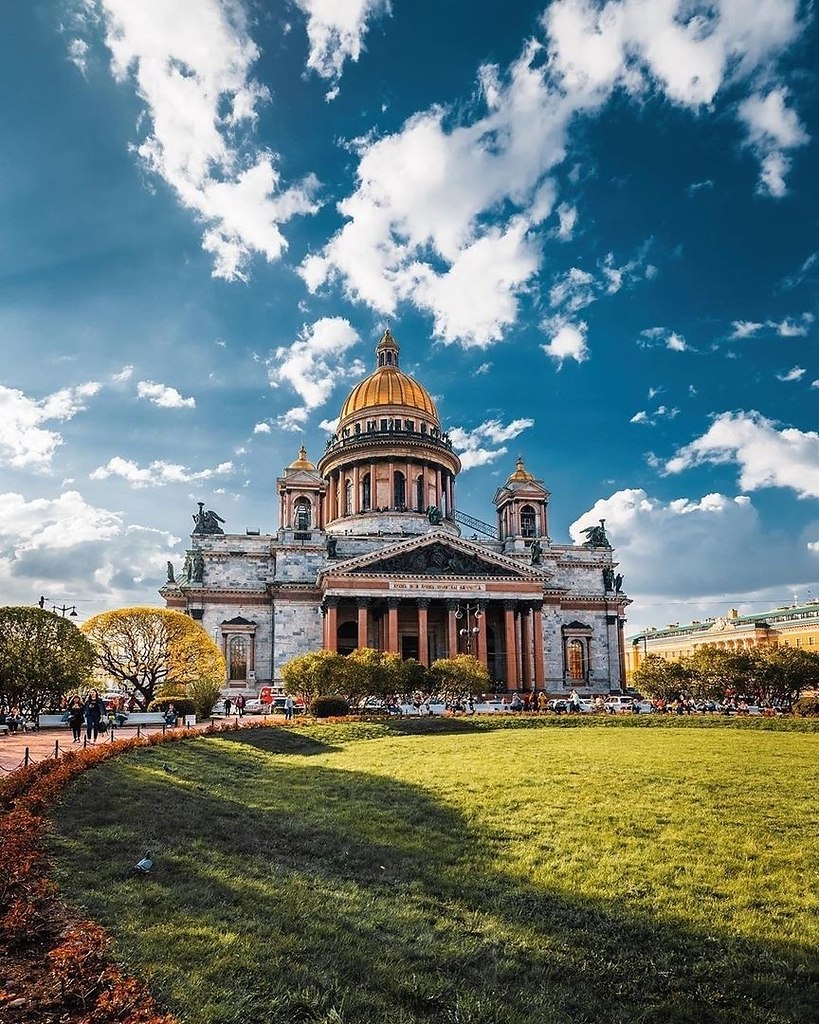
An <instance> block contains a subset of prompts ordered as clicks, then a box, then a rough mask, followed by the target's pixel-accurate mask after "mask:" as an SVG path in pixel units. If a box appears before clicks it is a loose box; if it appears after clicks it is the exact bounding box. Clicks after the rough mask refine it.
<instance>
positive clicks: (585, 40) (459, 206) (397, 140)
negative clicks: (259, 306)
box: [301, 0, 799, 346]
mask: <svg viewBox="0 0 819 1024" xmlns="http://www.w3.org/2000/svg"><path fill="white" fill-rule="evenodd" d="M541 28H542V30H543V38H542V40H529V41H528V42H527V43H526V44H525V46H524V48H523V51H522V53H521V55H520V56H519V57H518V59H517V60H515V61H514V62H513V63H512V64H511V66H510V67H509V68H508V69H501V68H500V67H498V66H496V65H484V66H483V67H481V68H480V69H479V72H478V81H479V85H480V91H481V97H482V100H483V106H482V108H480V109H477V110H476V107H475V105H474V104H473V105H470V106H469V107H468V108H467V107H465V106H464V107H463V108H460V109H459V108H456V107H455V106H453V107H452V108H447V107H444V106H442V105H436V106H433V107H431V108H429V109H428V110H425V111H420V112H418V113H416V114H414V115H413V116H412V117H410V118H409V119H408V120H407V121H406V122H405V124H404V125H403V126H402V127H401V129H400V130H399V131H397V132H395V133H393V134H390V135H385V136H383V137H376V136H373V135H369V136H367V137H365V138H363V139H359V140H357V142H356V143H355V146H354V149H355V152H356V153H357V156H358V160H359V163H358V167H357V171H356V178H357V181H356V187H355V190H354V192H353V193H352V194H351V195H349V196H347V197H346V198H345V199H343V200H342V201H341V202H340V203H339V206H338V209H339V212H340V213H341V214H342V216H343V217H344V218H345V221H346V222H345V224H344V225H343V227H342V228H341V229H340V230H339V231H338V232H337V233H336V234H335V235H334V236H333V237H332V238H331V239H330V241H329V242H328V243H327V244H326V245H325V246H324V247H323V248H322V249H321V250H319V251H317V252H314V253H312V254H311V255H310V256H308V257H307V258H306V259H305V260H304V262H303V264H302V266H301V273H302V276H303V277H304V280H305V283H306V284H307V286H308V288H309V289H310V290H311V291H313V292H315V291H317V290H319V289H320V288H322V287H323V286H325V285H327V284H330V283H332V282H334V281H335V282H339V283H340V284H341V285H342V286H343V289H344V291H345V293H346V295H347V296H348V297H349V298H351V299H353V300H354V301H357V302H362V303H364V304H366V305H368V306H369V307H371V308H372V309H375V310H377V311H379V312H381V313H385V314H388V315H394V314H395V311H396V307H397V305H398V303H400V302H402V301H410V302H412V303H413V304H415V305H416V306H419V307H420V308H423V309H426V310H429V311H430V312H431V313H432V315H433V318H434V322H435V333H436V335H437V336H438V337H440V338H441V339H442V340H443V341H445V342H448V343H451V342H455V341H457V342H459V343H461V344H462V345H465V346H469V345H480V346H486V345H489V344H492V343H493V342H496V341H498V340H500V339H501V338H502V337H503V335H504V332H505V331H506V330H507V329H508V327H509V326H511V324H513V323H514V322H515V320H516V318H517V311H518V304H519V301H520V299H521V296H522V295H523V294H525V292H526V290H527V287H528V283H529V281H530V280H531V278H532V277H533V276H534V275H535V274H536V273H537V272H538V271H539V269H540V266H541V262H542V247H543V242H544V239H545V238H546V237H547V236H548V234H549V232H547V231H544V230H543V225H544V222H545V221H546V220H547V219H548V218H549V216H550V215H551V213H552V211H553V209H554V208H555V204H556V202H557V198H558V196H557V184H556V182H555V181H554V179H553V177H552V173H553V171H554V169H555V168H556V166H557V165H559V164H560V163H561V162H562V161H563V160H564V157H565V153H566V147H567V142H568V133H569V130H570V127H571V126H572V125H573V124H574V123H575V121H576V119H577V117H578V116H583V115H585V116H593V115H595V114H596V113H598V112H599V110H600V109H601V107H602V106H603V105H604V104H605V103H606V101H607V100H608V99H609V97H610V96H611V95H612V93H613V92H614V91H615V90H618V89H619V90H623V91H625V92H626V93H628V94H630V95H631V96H633V97H637V98H638V99H641V98H642V97H643V96H644V95H645V94H646V93H647V92H648V91H650V90H656V91H659V92H660V93H662V94H663V95H664V96H665V97H667V98H668V99H669V100H670V101H671V102H674V103H676V104H678V105H681V106H685V107H688V108H690V109H692V110H700V109H703V108H706V107H707V106H708V105H709V104H711V103H712V101H713V100H714V98H715V96H716V94H717V93H718V91H719V90H720V89H721V88H722V86H723V85H725V84H726V83H729V82H730V83H735V82H737V81H742V80H748V79H750V80H751V81H756V78H757V77H759V78H762V77H764V76H765V75H767V76H769V77H770V75H771V73H772V69H773V65H774V63H775V61H776V59H777V58H778V57H779V56H780V54H781V53H782V51H783V50H784V49H785V47H787V45H788V44H789V43H791V42H792V41H793V40H794V39H795V38H796V36H797V34H798V30H799V24H798V20H797V0H761V2H759V3H756V4H754V5H750V4H748V3H745V2H739V0H717V2H715V3H713V4H710V5H708V7H707V8H706V7H704V6H703V5H700V4H694V5H692V4H690V3H688V2H687V0H662V2H656V3H646V2H645V0H610V2H609V3H606V4H605V5H603V4H601V3H597V2H592V0H555V2H553V3H551V4H549V5H548V7H547V9H546V12H545V14H544V15H543V18H542V22H541ZM463 109H468V110H469V111H470V114H468V115H464V114H463V113H462V112H461V110H463ZM499 218H500V219H499ZM558 221H559V227H558V229H557V237H562V236H568V235H569V234H570V233H571V231H572V230H573V226H574V221H573V216H572V213H571V212H570V207H568V205H567V204H565V203H562V204H559V205H558ZM551 234H552V235H554V232H551ZM490 254H491V257H492V258H489V256H490ZM465 260H466V261H467V263H466V266H468V268H469V269H468V271H467V270H466V269H463V270H462V269H461V268H464V266H465V264H464V261H465ZM459 270H461V272H460V273H459ZM619 271H622V268H617V267H614V266H613V265H612V266H610V267H609V268H608V274H607V278H606V287H607V289H608V290H609V292H610V293H613V292H614V291H616V290H617V289H618V288H619V287H620V286H621V283H622V279H621V278H620V275H619V273H618V272H619ZM653 272H655V269H654V268H652V270H651V271H649V268H648V267H647V268H646V275H647V276H651V274H652V273H653ZM470 274H471V275H472V276H471V277H470ZM474 295H477V296H479V297H480V299H481V301H480V302H479V303H477V304H476V305H475V309H474V314H473V315H470V310H469V305H470V298H471V297H472V296H474Z"/></svg>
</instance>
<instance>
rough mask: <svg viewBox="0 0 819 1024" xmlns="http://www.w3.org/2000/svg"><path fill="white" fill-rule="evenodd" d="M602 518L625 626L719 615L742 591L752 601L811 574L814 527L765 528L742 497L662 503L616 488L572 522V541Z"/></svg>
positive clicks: (636, 490)
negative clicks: (618, 576) (624, 601)
mask: <svg viewBox="0 0 819 1024" xmlns="http://www.w3.org/2000/svg"><path fill="white" fill-rule="evenodd" d="M601 519H605V520H606V532H607V534H608V537H609V539H610V541H611V543H612V545H613V546H614V549H615V555H616V557H617V559H618V561H619V563H620V566H621V569H622V571H623V572H624V574H625V577H626V579H625V590H626V592H627V593H628V595H629V597H631V598H632V600H633V601H634V604H633V605H632V606H631V607H630V609H629V629H630V630H631V629H633V630H635V631H636V630H637V629H639V628H641V627H642V626H646V625H649V624H652V623H653V624H655V625H660V626H662V625H665V624H666V623H668V622H671V621H682V622H685V621H688V620H690V619H691V618H694V617H699V615H703V614H711V615H713V614H724V612H725V611H726V610H727V607H729V606H730V605H729V604H726V596H728V597H729V598H730V602H731V604H738V605H740V607H741V596H742V595H743V594H744V595H745V597H746V599H748V600H751V599H752V598H754V597H757V596H758V595H759V593H760V592H764V591H765V589H766V588H777V589H778V591H779V594H781V593H782V590H785V591H786V592H790V589H791V587H792V586H794V585H798V584H800V583H802V584H804V583H807V582H811V580H812V575H811V574H812V573H813V574H815V572H816V569H815V566H814V567H811V566H810V565H809V564H806V562H807V560H806V559H805V555H804V551H805V544H806V543H807V542H808V541H809V539H810V538H811V537H815V536H816V530H815V528H809V530H808V533H807V535H798V536H795V535H789V534H787V532H785V531H777V532H775V533H767V532H766V531H765V529H764V527H763V525H762V523H761V521H760V517H759V515H758V513H757V510H756V508H755V507H754V505H753V503H752V501H751V499H750V498H749V497H748V496H747V495H736V496H730V495H725V494H720V493H714V494H707V495H705V496H704V497H701V498H687V497H680V498H676V499H673V500H671V501H664V500H662V499H659V498H656V497H652V496H650V495H649V494H647V493H646V491H644V490H642V489H639V488H633V489H624V490H620V491H616V492H615V493H614V494H612V495H611V496H610V497H608V498H602V499H600V500H599V501H597V502H596V503H595V504H594V505H593V507H592V508H590V509H589V510H588V511H587V512H584V513H583V515H582V516H580V517H579V518H578V519H577V520H576V521H575V522H574V523H572V525H571V526H570V528H569V533H570V535H571V537H572V539H573V541H574V542H575V543H576V544H579V543H582V542H583V541H584V540H585V537H584V536H583V535H582V533H581V531H582V530H583V529H584V528H585V527H587V526H596V525H597V524H598V523H599V521H600V520H601ZM749 551H753V552H754V557H753V558H749V557H748V552H749ZM681 599H682V600H683V603H682V604H680V603H678V602H680V600H681ZM769 600H770V601H771V604H776V603H777V601H776V600H775V599H774V598H769ZM697 605H699V606H700V609H701V610H700V609H698V607H697ZM757 607H758V606H757Z"/></svg>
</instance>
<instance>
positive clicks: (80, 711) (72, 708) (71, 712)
mask: <svg viewBox="0 0 819 1024" xmlns="http://www.w3.org/2000/svg"><path fill="white" fill-rule="evenodd" d="M66 711H67V712H68V724H69V725H70V726H71V735H72V736H73V737H74V738H73V740H72V741H71V742H72V743H79V742H80V739H81V737H82V725H83V722H84V721H85V706H84V705H83V702H82V697H80V695H79V694H78V693H72V694H71V696H70V697H69V698H68V706H67V707H66Z"/></svg>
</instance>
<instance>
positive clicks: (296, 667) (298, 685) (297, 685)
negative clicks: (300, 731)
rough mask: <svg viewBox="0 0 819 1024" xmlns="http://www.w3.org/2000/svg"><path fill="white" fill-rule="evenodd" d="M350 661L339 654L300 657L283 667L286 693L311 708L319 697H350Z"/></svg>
mask: <svg viewBox="0 0 819 1024" xmlns="http://www.w3.org/2000/svg"><path fill="white" fill-rule="evenodd" d="M346 677H347V659H346V658H344V657H343V656H342V655H340V654H336V652H335V651H311V652H310V654H299V655H297V656H296V657H295V658H291V659H290V661H288V662H287V663H286V664H285V665H282V682H283V683H284V691H285V693H290V694H292V695H293V696H298V697H301V699H302V700H303V701H304V706H305V707H309V706H310V704H311V702H312V701H313V699H314V698H315V697H318V696H319V695H321V696H326V695H329V694H339V693H340V694H346V693H347V678H346Z"/></svg>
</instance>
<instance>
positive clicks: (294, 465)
mask: <svg viewBox="0 0 819 1024" xmlns="http://www.w3.org/2000/svg"><path fill="white" fill-rule="evenodd" d="M287 468H288V469H304V470H307V471H308V472H310V471H314V470H315V468H316V467H315V466H314V465H313V463H312V462H311V461H310V460H309V459H308V458H307V449H306V448H305V447H304V445H302V446H301V448H299V457H298V458H297V459H295V460H294V461H293V462H291V463H290V465H289V466H288V467H287Z"/></svg>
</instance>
